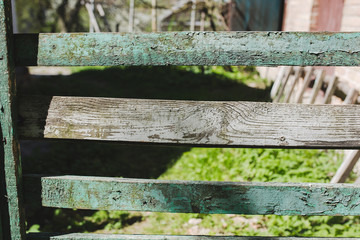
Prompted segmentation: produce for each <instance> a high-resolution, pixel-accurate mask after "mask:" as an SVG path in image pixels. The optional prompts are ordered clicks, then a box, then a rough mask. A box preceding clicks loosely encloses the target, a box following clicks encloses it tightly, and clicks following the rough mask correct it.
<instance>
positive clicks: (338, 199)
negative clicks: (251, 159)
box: [41, 176, 360, 215]
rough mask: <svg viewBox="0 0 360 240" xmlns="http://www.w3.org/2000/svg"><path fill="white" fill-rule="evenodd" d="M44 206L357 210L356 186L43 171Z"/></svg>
mask: <svg viewBox="0 0 360 240" xmlns="http://www.w3.org/2000/svg"><path fill="white" fill-rule="evenodd" d="M41 185H42V195H41V197H42V204H43V206H45V207H57V208H76V209H99V210H127V211H152V212H172V213H206V214H249V215H264V214H265V215H273V214H275V215H360V200H359V197H360V191H359V190H360V186H356V185H352V184H347V185H346V184H313V183H301V184H296V183H238V182H195V181H160V180H147V179H122V178H104V177H79V176H56V177H43V178H42V179H41Z"/></svg>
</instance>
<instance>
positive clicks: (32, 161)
mask: <svg viewBox="0 0 360 240" xmlns="http://www.w3.org/2000/svg"><path fill="white" fill-rule="evenodd" d="M72 71H73V74H72V75H71V76H56V77H41V78H37V79H34V80H32V81H31V82H30V83H29V84H27V85H24V86H20V88H19V93H20V94H35V95H65V96H95V97H123V98H145V99H146V98H157V99H181V100H210V101H214V100H223V101H230V100H231V101H240V100H242V101H270V98H269V90H270V87H269V83H268V82H267V81H266V80H264V79H261V78H259V77H258V76H257V74H256V73H255V72H254V71H253V69H251V68H250V69H249V68H237V67H230V68H227V69H224V68H222V67H204V68H200V67H141V68H140V67H135V68H125V67H116V68H104V67H97V68H73V69H72ZM247 84H252V85H256V86H257V88H252V87H249V86H247ZM21 144H22V148H23V151H24V152H23V159H22V161H23V168H24V173H35V174H44V173H45V174H54V175H57V174H61V175H62V174H70V175H86V176H113V177H135V178H159V179H177V180H205V181H261V182H269V181H272V182H329V180H330V178H331V176H332V175H333V174H334V172H335V171H336V169H337V167H338V165H339V164H340V160H341V159H342V156H341V155H340V154H339V153H337V152H335V151H333V150H332V151H320V150H282V149H280V150H276V149H203V148H187V147H158V146H144V145H142V146H141V145H119V144H111V143H97V142H63V141H60V142H46V143H44V142H29V141H25V142H22V143H21ZM26 210H27V223H28V229H29V230H30V231H33V232H34V231H35V232H36V231H50V232H94V231H102V232H115V233H137V234H140V233H147V234H191V233H201V234H231V235H232V234H236V235H279V236H293V235H298V236H356V233H357V232H360V227H358V225H360V224H358V223H359V221H360V220H359V218H355V217H279V216H256V217H254V216H241V215H204V214H165V213H153V214H139V213H129V212H121V211H115V212H107V211H80V210H66V209H57V210H53V209H48V208H41V209H39V208H35V209H34V208H31V207H27V209H26ZM134 223H136V224H134ZM350 226H351V227H350Z"/></svg>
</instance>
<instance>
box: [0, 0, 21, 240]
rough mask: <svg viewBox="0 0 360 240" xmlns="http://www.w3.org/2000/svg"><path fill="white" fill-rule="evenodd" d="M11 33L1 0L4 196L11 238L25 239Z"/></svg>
mask: <svg viewBox="0 0 360 240" xmlns="http://www.w3.org/2000/svg"><path fill="white" fill-rule="evenodd" d="M14 69H15V68H14V52H13V36H12V27H11V1H8V0H1V1H0V105H1V106H0V109H1V110H0V123H1V131H2V137H3V139H2V147H3V148H4V156H2V157H1V161H3V162H4V164H3V165H4V169H1V171H5V178H6V194H7V196H1V197H6V198H7V201H8V209H9V215H10V216H9V217H10V219H6V220H5V219H3V221H10V232H11V239H13V240H15V239H16V240H22V239H25V218H24V213H23V207H22V196H21V194H22V190H21V182H22V181H21V165H20V156H19V144H18V141H17V138H16V130H15V129H14V127H16V126H15V125H16V124H14V123H16V118H15V116H17V114H16V111H15V107H14V106H15V96H16V87H15V73H14Z"/></svg>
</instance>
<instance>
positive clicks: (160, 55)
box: [15, 32, 360, 66]
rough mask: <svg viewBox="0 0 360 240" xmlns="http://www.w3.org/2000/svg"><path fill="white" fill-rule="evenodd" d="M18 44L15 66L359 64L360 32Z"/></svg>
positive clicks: (73, 38) (39, 38)
mask: <svg viewBox="0 0 360 240" xmlns="http://www.w3.org/2000/svg"><path fill="white" fill-rule="evenodd" d="M15 42H16V49H18V50H17V52H16V64H17V65H39V66H84V65H87V66H116V65H136V66H138V65H251V66H278V65H298V66H306V65H323V66H359V65H360V33H305V32H167V33H147V34H146V33H128V34H122V33H93V34H89V33H61V34H27V35H26V34H20V35H17V36H16V38H15Z"/></svg>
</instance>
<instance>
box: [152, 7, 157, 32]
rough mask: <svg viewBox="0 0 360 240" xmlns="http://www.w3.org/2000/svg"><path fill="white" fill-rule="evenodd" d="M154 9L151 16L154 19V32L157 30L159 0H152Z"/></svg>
mask: <svg viewBox="0 0 360 240" xmlns="http://www.w3.org/2000/svg"><path fill="white" fill-rule="evenodd" d="M151 3H152V9H151V17H152V21H151V29H152V31H153V32H157V31H158V30H157V1H156V0H152V1H151Z"/></svg>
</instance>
